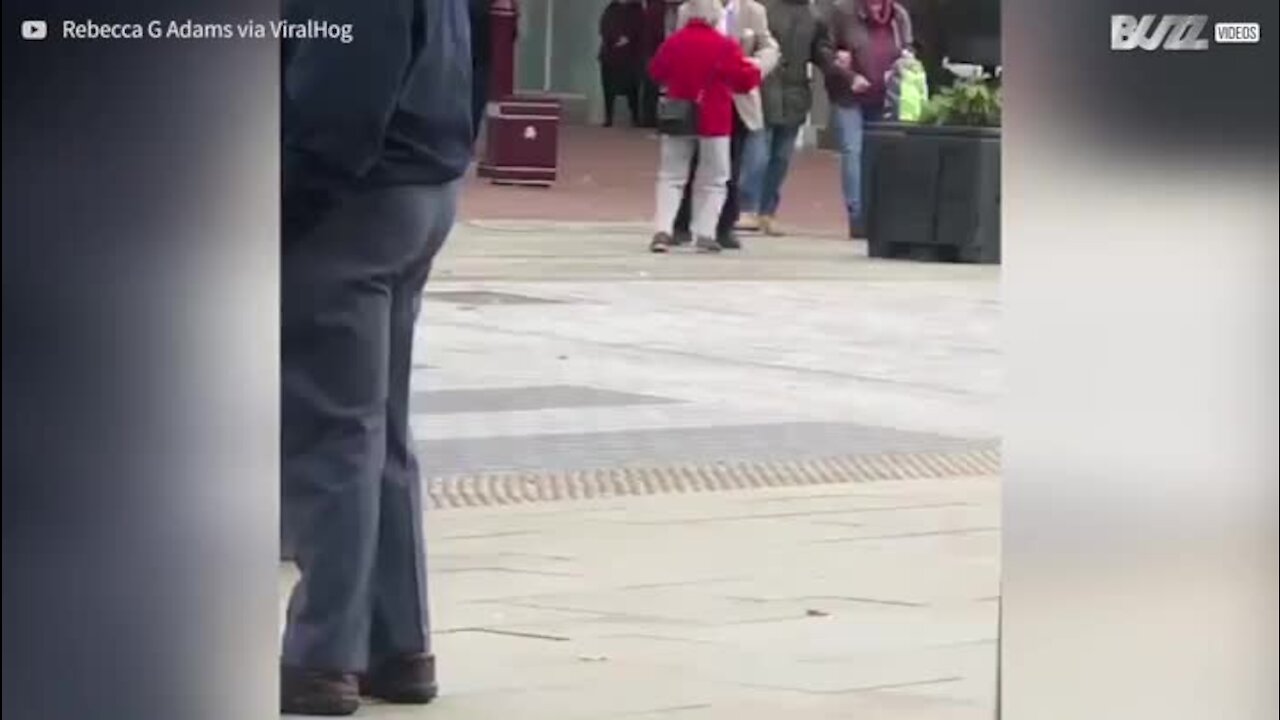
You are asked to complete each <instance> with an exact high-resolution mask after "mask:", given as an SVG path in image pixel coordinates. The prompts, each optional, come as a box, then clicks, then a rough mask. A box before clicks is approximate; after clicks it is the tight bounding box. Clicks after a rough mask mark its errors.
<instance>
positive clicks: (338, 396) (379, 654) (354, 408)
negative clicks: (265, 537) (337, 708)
mask: <svg viewBox="0 0 1280 720" xmlns="http://www.w3.org/2000/svg"><path fill="white" fill-rule="evenodd" d="M456 199H457V183H453V184H450V185H446V186H436V187H425V186H422V187H395V188H386V189H377V190H365V191H361V192H358V193H354V194H352V195H350V196H348V197H345V198H343V199H342V200H340V201H339V202H337V203H336V205H335V206H334V207H333V208H332V209H331V210H329V211H328V212H327V213H325V215H324V216H323V217H322V218H320V219H319V220H318V222H317V223H315V224H309V227H308V229H307V230H305V231H303V232H302V234H301V236H300V237H285V238H284V243H283V250H282V257H281V303H280V306H281V324H282V333H281V389H282V392H283V397H282V399H281V400H282V402H281V429H282V438H281V462H282V468H281V485H282V487H281V490H282V495H281V502H282V524H283V527H284V528H286V533H287V539H288V541H289V544H290V545H291V548H290V549H291V550H292V554H293V556H294V560H295V562H296V563H297V565H298V568H299V570H300V571H301V574H302V579H301V581H300V582H299V584H298V585H297V587H296V588H294V591H293V595H292V597H291V598H290V601H289V617H288V623H287V627H286V629H285V637H284V649H283V657H282V664H284V665H285V666H288V667H296V668H308V669H317V670H335V671H345V672H359V671H362V670H365V669H366V668H367V667H368V666H369V664H370V663H371V662H377V661H378V660H379V659H381V658H384V657H389V656H395V655H400V654H406V653H424V652H430V642H429V634H428V629H429V620H428V612H427V577H426V564H425V561H424V551H425V548H424V540H423V531H422V495H421V486H420V481H419V475H418V464H417V460H416V459H415V457H414V452H413V442H412V438H411V436H410V433H409V376H410V373H411V370H412V365H413V337H414V327H415V324H416V320H417V317H418V312H419V309H420V306H421V301H422V291H423V286H424V285H425V284H426V282H427V276H428V275H429V274H430V272H431V263H432V260H433V259H434V257H435V255H436V253H437V252H438V251H439V249H440V247H441V245H443V243H444V241H445V238H446V237H447V236H448V234H449V229H450V227H451V226H452V224H453V218H454V208H455V204H456Z"/></svg>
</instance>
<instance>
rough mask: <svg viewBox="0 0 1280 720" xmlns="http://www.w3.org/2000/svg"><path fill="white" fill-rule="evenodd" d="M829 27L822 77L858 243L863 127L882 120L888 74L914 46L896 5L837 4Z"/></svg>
mask: <svg viewBox="0 0 1280 720" xmlns="http://www.w3.org/2000/svg"><path fill="white" fill-rule="evenodd" d="M827 26H828V27H829V28H830V30H831V40H832V43H831V44H832V46H833V48H834V51H833V52H832V54H831V55H830V57H829V58H828V59H827V61H826V62H825V63H824V65H825V67H824V68H823V71H824V75H825V77H826V86H827V96H828V97H829V98H830V99H831V103H832V104H833V105H834V106H835V113H834V119H835V125H836V129H837V130H838V131H839V136H840V175H841V180H842V183H841V185H842V190H843V194H844V204H845V211H846V212H847V214H848V219H849V236H850V237H861V236H862V235H863V234H864V231H863V227H862V225H863V223H862V197H861V195H862V127H863V124H864V123H865V122H866V121H869V120H880V119H882V118H883V116H884V99H885V83H886V74H887V73H888V72H889V70H890V69H891V68H892V67H893V64H894V62H896V61H897V60H898V58H899V57H901V56H902V51H903V50H906V49H908V48H910V47H911V45H912V42H913V37H912V31H911V16H910V15H909V14H908V13H907V10H906V9H905V8H904V7H902V5H900V4H898V3H897V2H894V0H836V2H835V4H834V5H833V6H832V8H831V11H830V17H829V18H828V22H827Z"/></svg>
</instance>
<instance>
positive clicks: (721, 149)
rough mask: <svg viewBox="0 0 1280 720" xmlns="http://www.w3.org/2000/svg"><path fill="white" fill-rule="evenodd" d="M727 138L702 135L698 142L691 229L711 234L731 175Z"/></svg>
mask: <svg viewBox="0 0 1280 720" xmlns="http://www.w3.org/2000/svg"><path fill="white" fill-rule="evenodd" d="M729 146H730V140H729V138H724V137H719V138H702V139H701V140H700V141H699V143H698V153H699V158H700V159H699V162H698V174H697V177H696V178H695V179H694V185H695V187H694V194H693V228H692V229H693V232H694V235H696V236H697V237H713V235H714V233H715V232H716V221H717V218H719V217H721V211H722V209H723V206H724V203H725V201H726V195H727V193H728V187H727V186H728V182H729V177H730V174H731V158H730V147H729Z"/></svg>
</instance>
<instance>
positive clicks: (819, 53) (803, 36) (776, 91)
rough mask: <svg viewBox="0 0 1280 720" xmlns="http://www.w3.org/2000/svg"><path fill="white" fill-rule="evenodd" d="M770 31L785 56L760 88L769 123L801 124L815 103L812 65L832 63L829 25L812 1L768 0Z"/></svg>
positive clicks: (766, 4) (765, 119)
mask: <svg viewBox="0 0 1280 720" xmlns="http://www.w3.org/2000/svg"><path fill="white" fill-rule="evenodd" d="M765 7H766V9H767V10H768V13H769V31H770V32H771V33H773V36H774V38H776V39H777V41H778V45H779V48H780V50H781V53H782V59H781V61H779V63H778V66H777V67H776V68H775V69H774V71H773V72H772V73H769V75H768V76H767V77H766V78H765V81H764V84H763V85H761V87H760V94H761V99H762V100H763V102H764V121H765V124H767V125H802V124H804V121H805V118H806V117H807V116H808V115H809V109H810V108H811V107H812V106H813V89H812V86H811V85H810V81H809V76H808V68H809V64H810V63H812V64H813V65H815V66H817V67H818V68H823V67H825V63H827V62H830V57H831V49H830V48H831V43H830V36H829V34H828V32H827V29H826V24H825V23H824V22H823V21H822V19H821V18H820V17H819V15H818V12H817V11H816V10H815V9H814V8H813V7H812V6H811V5H810V4H809V0H766V2H765Z"/></svg>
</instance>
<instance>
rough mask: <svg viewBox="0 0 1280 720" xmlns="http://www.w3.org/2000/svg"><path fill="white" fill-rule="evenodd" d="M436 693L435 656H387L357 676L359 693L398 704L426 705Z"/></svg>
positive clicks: (437, 691)
mask: <svg viewBox="0 0 1280 720" xmlns="http://www.w3.org/2000/svg"><path fill="white" fill-rule="evenodd" d="M439 693H440V688H439V686H438V685H436V658H435V656H434V655H401V656H399V657H394V658H388V659H386V660H383V661H381V662H379V663H378V664H377V665H376V666H374V667H373V668H371V669H370V671H369V674H367V675H365V676H363V677H361V678H360V694H361V695H365V696H367V697H372V698H377V699H379V700H382V701H384V702H389V703H395V704H397V705H426V704H427V703H429V702H431V701H432V700H435V699H436V695H438V694H439Z"/></svg>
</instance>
